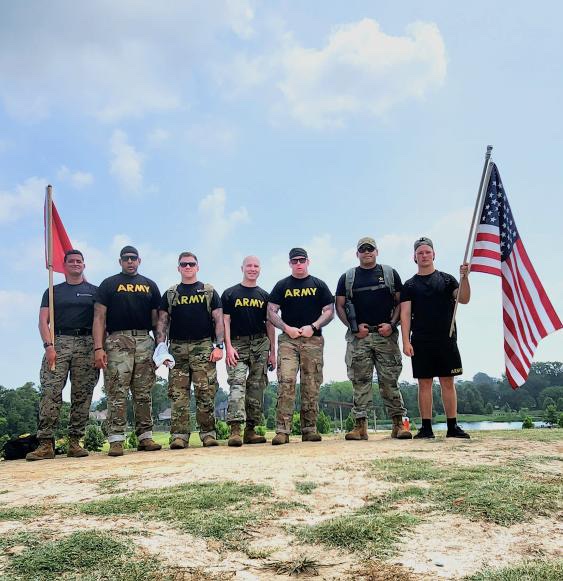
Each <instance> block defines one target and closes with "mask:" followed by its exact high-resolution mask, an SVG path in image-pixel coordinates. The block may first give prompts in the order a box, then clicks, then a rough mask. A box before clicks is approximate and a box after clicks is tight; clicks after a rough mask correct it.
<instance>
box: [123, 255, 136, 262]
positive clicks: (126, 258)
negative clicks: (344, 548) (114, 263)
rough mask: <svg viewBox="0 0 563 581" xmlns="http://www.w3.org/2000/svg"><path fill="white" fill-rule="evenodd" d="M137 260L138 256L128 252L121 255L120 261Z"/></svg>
mask: <svg viewBox="0 0 563 581" xmlns="http://www.w3.org/2000/svg"><path fill="white" fill-rule="evenodd" d="M137 260H139V257H138V256H135V255H133V254H128V255H125V256H122V257H121V262H136V261H137Z"/></svg>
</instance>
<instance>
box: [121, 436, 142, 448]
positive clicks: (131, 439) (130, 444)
mask: <svg viewBox="0 0 563 581" xmlns="http://www.w3.org/2000/svg"><path fill="white" fill-rule="evenodd" d="M138 445H139V438H137V434H136V433H135V432H131V433H130V434H129V436H127V438H125V442H123V447H124V448H128V449H132V448H136V447H137V446H138Z"/></svg>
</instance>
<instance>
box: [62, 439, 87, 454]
mask: <svg viewBox="0 0 563 581" xmlns="http://www.w3.org/2000/svg"><path fill="white" fill-rule="evenodd" d="M85 456H88V450H85V449H84V448H83V447H82V446H81V445H80V438H79V437H78V436H71V437H70V440H69V444H68V452H67V453H66V457H67V458H84V457H85Z"/></svg>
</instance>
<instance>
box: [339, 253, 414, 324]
mask: <svg viewBox="0 0 563 581" xmlns="http://www.w3.org/2000/svg"><path fill="white" fill-rule="evenodd" d="M393 279H394V283H395V292H401V289H402V288H403V284H402V282H401V277H400V276H399V274H398V273H397V271H396V270H395V269H393ZM383 284H384V278H383V267H382V266H381V264H376V265H375V268H362V267H361V266H357V267H356V274H355V276H354V284H353V285H352V290H355V289H358V288H363V287H366V286H380V285H383ZM336 296H338V297H345V296H346V273H344V274H343V275H342V276H341V277H340V278H339V279H338V285H337V287H336ZM352 303H353V305H354V307H355V309H356V320H357V322H358V324H360V323H365V324H366V325H380V324H381V323H389V322H390V321H391V315H392V314H393V309H394V308H395V297H393V296H392V295H391V292H390V291H389V288H388V287H386V286H383V287H382V288H380V289H377V290H365V291H360V292H358V293H356V292H355V293H354V294H353V297H352Z"/></svg>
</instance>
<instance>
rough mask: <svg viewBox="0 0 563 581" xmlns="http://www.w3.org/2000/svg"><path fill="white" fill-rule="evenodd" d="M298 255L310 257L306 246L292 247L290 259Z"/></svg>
mask: <svg viewBox="0 0 563 581" xmlns="http://www.w3.org/2000/svg"><path fill="white" fill-rule="evenodd" d="M297 256H304V257H305V258H309V255H308V254H307V251H306V250H305V249H304V248H292V249H291V250H290V251H289V258H290V260H291V259H292V258H295V257H297Z"/></svg>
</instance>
